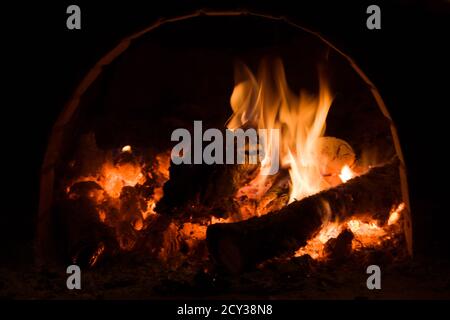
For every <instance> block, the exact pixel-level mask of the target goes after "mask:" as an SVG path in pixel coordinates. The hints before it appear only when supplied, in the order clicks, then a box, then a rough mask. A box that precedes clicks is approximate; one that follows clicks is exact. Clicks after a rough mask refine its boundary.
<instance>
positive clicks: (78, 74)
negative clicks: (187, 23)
mask: <svg viewBox="0 0 450 320" xmlns="http://www.w3.org/2000/svg"><path fill="white" fill-rule="evenodd" d="M70 4H77V5H79V6H80V7H81V12H82V22H81V23H82V29H81V30H67V28H66V18H67V14H66V13H65V12H66V8H67V6H68V5H70ZM370 4H378V5H379V6H380V7H381V15H382V17H381V20H382V22H381V23H382V29H381V30H368V29H367V28H366V19H367V16H368V15H367V14H366V8H367V6H368V5H370ZM449 7H450V3H449V2H448V1H444V0H441V1H377V0H373V1H370V2H369V1H333V2H331V1H330V2H325V1H280V0H269V1H244V0H241V1H212V0H211V1H187V0H186V1H171V0H167V1H164V2H162V1H117V2H115V3H111V2H110V1H80V0H74V1H65V0H64V1H58V2H56V1H55V2H54V3H50V2H46V3H43V2H39V3H33V4H31V3H30V4H28V3H26V2H19V3H16V4H15V5H14V6H12V7H9V6H6V7H5V6H4V7H3V10H2V11H3V15H2V22H3V23H4V24H5V27H3V32H4V34H5V36H4V37H3V39H2V40H3V41H2V42H3V45H2V51H3V53H4V54H6V57H4V58H3V59H2V62H3V63H2V65H3V68H2V69H3V77H2V78H3V86H2V87H3V90H2V91H4V92H3V103H2V119H3V126H2V131H3V132H2V133H3V134H2V137H3V141H2V142H3V143H2V146H1V150H2V151H3V152H2V157H1V158H2V169H3V170H2V171H3V173H2V175H1V176H2V179H1V181H2V184H3V186H2V191H1V193H2V195H3V196H2V206H1V207H2V210H1V213H0V214H1V216H0V231H1V233H0V237H1V238H0V250H1V253H0V262H1V263H2V264H3V265H8V266H17V265H19V266H22V265H29V264H30V263H32V252H33V251H32V247H33V240H34V232H35V223H36V217H37V207H38V195H39V171H40V167H41V164H42V159H43V157H44V152H45V149H46V143H47V141H48V137H49V134H50V131H51V127H52V125H53V123H54V122H55V120H56V118H57V116H58V114H59V112H60V111H61V110H62V108H63V106H64V104H65V102H66V101H67V100H68V99H69V97H70V96H71V93H72V91H73V90H74V89H75V87H76V85H77V84H78V83H79V82H80V81H81V79H82V77H83V76H84V75H85V74H86V73H87V72H88V70H89V69H90V68H91V67H92V66H93V65H94V64H95V63H96V62H97V61H98V60H99V59H100V58H101V57H102V56H103V55H105V54H106V53H107V52H108V51H109V50H111V49H112V48H113V47H114V46H115V45H116V44H117V43H118V42H119V41H120V40H121V39H122V38H123V37H125V36H127V35H129V34H131V33H133V32H136V31H139V30H141V29H143V28H144V27H146V26H148V25H150V24H151V23H152V22H154V21H155V19H157V18H158V17H169V16H176V15H181V14H184V13H188V12H191V11H194V10H197V9H200V8H216V9H236V8H238V9H242V8H248V9H250V10H254V11H258V12H264V13H269V14H273V15H284V16H287V17H289V18H292V19H293V20H294V21H296V22H299V23H300V24H301V25H303V26H305V27H307V28H309V29H312V30H314V31H318V32H320V33H321V34H322V35H324V36H325V37H326V38H327V39H329V40H330V41H331V42H332V43H333V44H335V45H336V46H337V47H338V48H339V49H341V50H342V51H344V52H345V53H346V54H348V55H350V56H351V57H352V58H353V59H354V60H355V61H356V62H357V63H358V65H359V66H360V67H361V69H362V70H363V71H364V72H365V73H366V74H367V75H368V77H369V78H370V79H371V80H372V82H373V83H374V84H375V85H376V86H377V87H378V89H379V91H380V92H381V95H382V97H383V99H384V101H385V103H386V105H387V107H388V109H389V111H390V113H391V115H392V117H393V119H394V122H395V123H396V125H397V129H398V132H399V135H400V141H401V144H402V148H403V152H404V155H405V159H406V165H407V169H408V178H409V187H410V197H411V206H412V214H413V223H414V237H415V249H416V254H417V256H418V257H424V256H425V257H430V258H434V257H437V256H440V257H442V258H444V257H445V258H449V257H450V250H449V245H450V241H449V238H450V237H449V232H448V230H449V227H450V212H449V210H448V209H447V207H448V206H447V202H448V199H449V198H450V197H449V196H448V191H447V190H448V187H447V184H448V181H450V180H449V179H448V171H449V164H448V162H449V161H448V157H449V155H448V154H449V151H450V150H447V148H449V143H448V140H447V135H448V134H447V133H448V126H449V125H450V123H449V120H448V118H447V112H446V111H447V110H446V109H447V108H448V107H449V100H448V93H447V92H448V84H449V83H448V57H449V54H448V50H447V44H448V38H449V33H448V22H449V17H450V15H449Z"/></svg>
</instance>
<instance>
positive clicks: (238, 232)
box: [207, 160, 402, 273]
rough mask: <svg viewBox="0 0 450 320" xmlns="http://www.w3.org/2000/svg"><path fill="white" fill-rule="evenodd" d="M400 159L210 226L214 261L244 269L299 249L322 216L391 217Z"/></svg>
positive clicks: (233, 270) (340, 218)
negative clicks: (264, 211)
mask: <svg viewBox="0 0 450 320" xmlns="http://www.w3.org/2000/svg"><path fill="white" fill-rule="evenodd" d="M399 179H400V176H399V164H398V160H395V161H391V162H390V163H388V164H386V165H384V166H379V167H375V168H373V169H371V170H370V171H369V172H368V173H366V174H365V175H362V176H359V177H356V178H354V179H351V180H349V181H348V182H347V183H344V184H341V185H339V186H337V187H334V188H331V189H328V190H325V191H322V192H320V193H318V194H315V195H313V196H310V197H307V198H305V199H302V200H300V201H294V202H292V203H291V204H289V205H288V206H286V207H284V208H283V209H281V210H279V211H277V212H273V213H270V214H267V215H265V216H262V217H254V218H251V219H248V220H245V221H240V222H237V223H228V224H226V223H225V224H224V223H218V224H213V225H210V226H209V227H208V230H207V245H208V249H209V252H210V254H211V256H212V258H213V260H214V261H215V262H216V263H217V264H218V265H219V266H220V267H223V268H224V269H225V270H226V271H228V272H231V273H239V272H242V271H244V270H247V269H249V268H252V267H254V266H255V265H256V264H258V263H260V262H262V261H265V260H267V259H269V258H273V257H276V256H280V255H283V254H290V255H292V254H294V252H295V251H296V250H297V249H298V248H300V247H302V246H304V245H305V244H306V242H307V240H309V239H310V238H311V237H312V236H313V235H314V234H315V233H317V232H318V231H319V230H320V228H321V226H322V222H323V221H336V220H338V221H345V220H347V219H349V218H350V217H357V216H358V215H359V214H364V215H367V214H370V215H371V217H372V218H374V219H377V220H380V221H381V222H386V221H387V219H388V218H389V212H390V210H391V208H392V206H393V205H395V204H398V203H400V202H401V201H402V195H401V190H400V187H399V186H400V181H399Z"/></svg>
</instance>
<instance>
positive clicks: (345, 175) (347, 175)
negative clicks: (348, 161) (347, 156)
mask: <svg viewBox="0 0 450 320" xmlns="http://www.w3.org/2000/svg"><path fill="white" fill-rule="evenodd" d="M354 176H355V174H354V173H353V171H352V169H350V167H349V166H348V165H345V166H343V167H342V170H341V173H340V174H339V178H341V181H342V182H344V183H345V182H347V181H348V180H350V179H351V178H353V177H354Z"/></svg>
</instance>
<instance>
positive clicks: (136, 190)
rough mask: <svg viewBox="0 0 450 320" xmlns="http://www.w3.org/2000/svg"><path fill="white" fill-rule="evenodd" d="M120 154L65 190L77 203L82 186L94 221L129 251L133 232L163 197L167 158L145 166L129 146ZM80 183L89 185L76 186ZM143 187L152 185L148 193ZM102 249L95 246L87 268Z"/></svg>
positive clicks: (141, 227) (141, 226) (144, 224)
mask: <svg viewBox="0 0 450 320" xmlns="http://www.w3.org/2000/svg"><path fill="white" fill-rule="evenodd" d="M121 152H122V154H124V153H125V155H124V157H121V156H119V158H117V159H111V158H110V159H107V160H106V161H105V162H104V163H103V164H102V165H101V166H100V167H99V168H98V170H97V172H96V174H91V175H87V176H81V177H79V178H77V179H75V180H74V181H73V182H71V183H70V185H69V186H68V187H67V188H66V191H67V193H68V198H69V199H71V200H77V199H79V198H80V197H81V196H82V192H83V191H82V190H84V189H83V187H84V188H87V189H88V192H87V193H86V196H87V198H88V199H89V200H90V201H91V202H92V203H93V204H94V205H95V207H96V209H97V216H98V221H99V222H101V223H103V224H105V225H107V226H108V227H110V228H112V230H113V231H114V232H113V233H114V234H115V235H116V238H117V242H118V243H119V245H120V248H121V249H122V250H131V249H132V248H133V247H134V245H135V243H136V239H137V233H138V232H141V231H142V230H144V229H145V228H146V227H147V226H148V219H149V217H150V216H151V215H155V214H156V212H155V211H154V209H155V206H156V203H157V202H158V201H159V200H160V199H161V198H162V197H163V185H164V183H165V182H166V181H167V180H168V179H169V165H170V157H169V154H168V153H166V152H164V153H161V154H158V155H156V156H155V159H154V163H151V164H149V163H145V162H144V161H142V159H141V158H140V157H138V156H137V155H135V154H131V152H132V148H131V146H129V145H127V146H124V147H123V148H121ZM80 183H90V185H88V186H87V185H84V186H81V187H77V186H80ZM144 185H151V186H152V189H151V190H152V193H151V194H148V193H146V194H143V193H142V192H141V190H142V188H143V186H144ZM80 190H81V191H80ZM127 226H128V227H127ZM105 249H106V248H105V244H102V245H101V246H99V249H98V250H97V251H96V252H95V253H94V254H93V256H92V257H91V260H90V262H89V264H90V265H91V266H93V265H94V264H95V263H96V261H97V259H98V257H99V256H100V255H102V254H103V252H104V251H105Z"/></svg>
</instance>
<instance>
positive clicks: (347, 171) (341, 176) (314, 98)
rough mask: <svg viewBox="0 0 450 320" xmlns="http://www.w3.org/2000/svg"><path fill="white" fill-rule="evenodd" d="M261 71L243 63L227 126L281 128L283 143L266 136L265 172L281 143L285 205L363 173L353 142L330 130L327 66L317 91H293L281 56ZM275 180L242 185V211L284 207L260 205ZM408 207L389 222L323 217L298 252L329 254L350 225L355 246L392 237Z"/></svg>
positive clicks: (245, 215)
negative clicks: (329, 245)
mask: <svg viewBox="0 0 450 320" xmlns="http://www.w3.org/2000/svg"><path fill="white" fill-rule="evenodd" d="M258 71H259V72H258V74H257V75H254V74H253V73H252V71H251V70H250V69H249V68H248V67H247V66H245V65H243V64H241V65H238V66H237V68H236V72H235V87H234V91H233V93H232V95H231V99H230V104H231V107H232V110H233V114H232V116H231V117H230V119H229V120H228V122H227V126H228V128H229V129H232V130H234V129H237V128H241V127H253V128H255V129H279V130H280V145H279V146H276V145H273V143H274V142H273V141H260V143H262V144H263V146H264V150H265V151H266V154H265V157H264V159H263V160H262V161H261V163H260V172H262V171H263V170H264V168H265V167H266V166H269V165H270V159H271V151H272V150H274V148H277V147H278V148H279V154H280V163H281V166H282V167H283V169H284V170H287V171H288V173H289V177H288V178H289V190H288V194H289V197H288V200H287V202H286V203H284V204H283V206H284V205H286V204H288V203H291V202H293V201H295V200H301V199H303V198H305V197H308V196H310V195H313V194H316V193H318V192H320V191H323V190H325V189H328V188H331V187H334V186H336V185H338V184H341V183H346V182H347V181H349V180H350V179H352V178H354V177H355V176H356V175H357V174H356V172H355V171H353V169H352V168H353V167H354V166H355V165H356V156H355V153H354V151H353V149H352V148H351V146H350V145H349V144H348V143H347V142H345V141H344V140H342V139H339V138H335V137H329V136H325V129H326V119H327V115H328V112H329V110H330V107H331V105H332V101H333V94H332V93H331V90H330V86H329V84H328V82H327V79H326V77H325V74H324V73H323V72H322V70H319V71H320V72H319V80H318V93H317V94H316V95H312V94H310V93H307V92H306V91H300V92H299V94H295V93H293V92H292V91H291V90H290V89H289V87H288V84H287V80H286V76H285V72H284V67H283V64H282V62H281V60H276V61H275V63H274V65H273V66H271V65H269V64H268V63H267V61H265V62H264V63H263V64H261V66H260V69H259V70H258ZM364 171H366V170H364V169H363V167H362V166H360V168H359V170H358V171H357V172H358V174H362V173H363V172H364ZM274 181H276V179H272V180H270V178H268V177H267V176H264V175H261V174H258V175H257V176H256V177H254V178H253V179H252V180H251V181H250V182H249V183H247V184H246V185H244V186H241V187H240V188H239V189H238V191H237V192H236V195H235V198H236V199H237V201H238V202H239V203H240V207H241V217H243V218H244V219H245V218H249V217H251V216H260V215H261V214H265V213H268V212H270V211H276V210H277V209H280V208H281V207H272V208H271V210H265V211H262V210H261V209H260V207H261V206H259V205H258V203H261V202H264V201H266V199H265V198H267V197H266V195H267V194H268V193H269V192H270V191H269V190H270V189H271V187H273V185H272V183H274ZM242 199H244V200H242ZM255 202H256V203H257V204H256V205H255ZM278 205H279V204H278ZM255 208H256V209H255ZM403 208H404V204H401V205H400V206H399V207H398V208H396V209H395V210H393V211H391V214H390V218H389V223H388V224H387V225H386V226H379V225H378V224H377V221H373V220H371V219H369V218H367V219H363V218H361V219H352V220H349V221H344V222H333V221H328V219H329V218H328V217H323V226H322V228H321V230H320V231H319V232H318V234H317V235H316V236H315V237H314V238H312V239H311V240H309V241H308V243H307V245H306V246H304V247H303V248H300V249H299V250H298V251H297V252H296V255H297V256H301V255H304V254H309V255H310V256H311V257H313V258H315V259H320V258H324V257H325V253H324V246H325V244H326V243H327V242H328V241H329V240H330V239H333V238H337V237H338V236H339V234H341V233H342V232H343V231H344V230H346V229H347V230H349V232H351V233H352V234H353V240H352V248H353V249H358V248H362V247H369V246H376V245H378V244H379V243H381V242H382V241H383V239H385V238H386V237H388V235H389V233H390V228H391V226H392V225H393V224H395V223H396V222H397V221H398V220H399V218H400V212H401V211H402V210H403ZM369 216H370V215H367V217H369Z"/></svg>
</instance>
